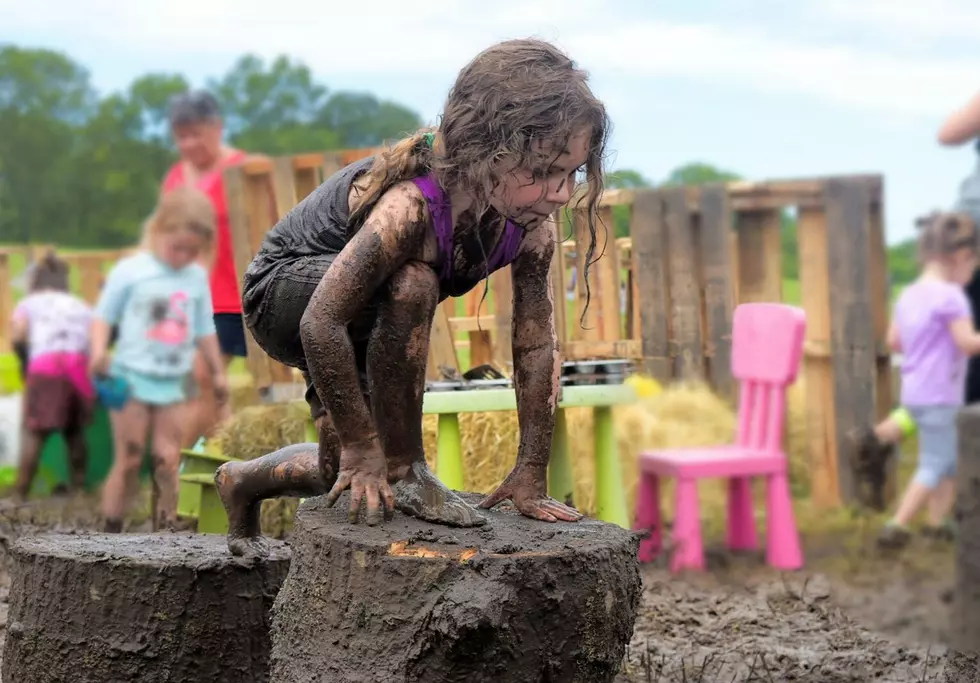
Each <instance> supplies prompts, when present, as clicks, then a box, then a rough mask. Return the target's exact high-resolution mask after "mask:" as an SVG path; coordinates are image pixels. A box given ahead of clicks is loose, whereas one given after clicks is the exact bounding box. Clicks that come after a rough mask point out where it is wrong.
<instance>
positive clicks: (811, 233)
mask: <svg viewBox="0 0 980 683" xmlns="http://www.w3.org/2000/svg"><path fill="white" fill-rule="evenodd" d="M797 232H798V235H799V249H800V252H799V255H800V287H801V290H802V305H803V310H804V311H805V313H806V341H805V344H804V352H805V355H804V357H803V379H804V391H805V398H804V401H805V417H806V444H807V457H808V461H809V467H808V470H809V472H810V486H811V499H812V500H813V502H814V504H815V505H816V506H817V507H818V508H831V507H836V506H837V505H839V504H840V493H839V489H838V484H837V478H838V474H837V440H836V437H835V435H834V434H835V430H836V427H835V425H834V411H833V407H832V403H833V400H834V373H833V368H832V367H831V363H830V352H829V349H830V281H829V275H830V267H829V264H828V253H827V216H826V214H825V212H824V211H823V210H821V209H813V208H804V209H800V212H799V219H798V221H797Z"/></svg>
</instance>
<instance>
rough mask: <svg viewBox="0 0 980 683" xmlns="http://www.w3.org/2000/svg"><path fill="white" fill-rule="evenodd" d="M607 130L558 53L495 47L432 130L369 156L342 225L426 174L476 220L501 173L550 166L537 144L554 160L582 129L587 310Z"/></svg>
mask: <svg viewBox="0 0 980 683" xmlns="http://www.w3.org/2000/svg"><path fill="white" fill-rule="evenodd" d="M609 127H610V126H609V118H608V116H607V114H606V109H605V107H604V106H603V104H602V102H600V101H599V100H598V99H597V98H596V96H595V95H593V94H592V91H591V90H590V89H589V85H588V74H587V73H586V72H585V71H583V70H582V69H579V68H578V67H577V66H576V64H575V62H573V61H572V60H571V59H569V57H568V56H567V55H565V54H564V53H563V52H562V51H561V50H559V49H558V48H557V47H555V46H554V45H551V44H550V43H547V42H545V41H542V40H535V39H521V40H508V41H504V42H501V43H498V44H496V45H494V46H492V47H490V48H488V49H486V50H484V51H483V52H481V53H480V54H478V55H477V56H476V57H475V58H474V59H473V61H471V62H470V63H469V64H467V65H466V66H465V67H463V69H462V71H460V72H459V76H458V77H457V78H456V83H455V84H454V85H453V87H452V89H451V90H450V91H449V96H448V97H447V99H446V104H445V107H444V108H443V113H442V118H441V121H440V124H439V127H438V129H437V130H420V131H418V132H416V133H415V134H414V135H412V136H411V137H408V138H406V139H404V140H401V141H399V142H397V143H396V144H394V145H393V146H390V147H388V148H386V149H384V150H383V151H381V152H380V153H379V154H378V155H377V157H376V158H375V160H374V164H373V166H372V167H371V170H370V171H369V172H368V173H367V174H365V176H364V177H363V179H360V180H359V181H358V183H357V188H358V189H359V190H360V192H359V196H358V197H357V199H356V200H355V202H354V205H352V207H351V209H352V211H351V215H350V219H351V224H352V226H357V225H359V224H360V223H361V222H362V221H363V220H364V219H365V218H366V216H367V214H368V213H369V212H370V210H371V208H372V207H373V206H374V204H375V203H376V202H377V201H378V199H379V198H380V197H381V195H383V194H384V193H385V192H386V191H387V190H388V189H389V188H391V187H392V186H393V185H395V184H396V183H399V182H401V181H404V180H409V179H412V178H415V177H418V176H421V175H425V174H427V173H428V172H429V171H434V172H435V175H436V178H437V180H438V182H439V184H440V185H441V186H442V187H443V188H444V189H445V190H446V191H447V192H453V191H461V192H464V193H466V194H468V195H470V196H471V197H472V199H473V203H474V211H475V213H476V215H477V216H482V215H483V214H484V213H485V212H486V211H487V210H488V209H489V207H490V196H491V193H492V192H493V190H494V188H495V187H496V186H497V185H498V184H499V183H500V181H501V178H500V175H499V174H500V173H501V169H505V170H506V169H508V168H514V167H516V168H530V169H533V170H535V171H539V170H540V171H545V170H546V169H547V167H548V165H550V163H551V160H550V159H542V157H541V148H540V143H542V142H544V143H546V144H548V145H549V148H550V149H551V150H553V153H552V156H557V155H558V154H560V153H561V152H562V151H563V150H564V149H565V148H566V146H567V144H568V141H569V139H571V138H572V137H573V136H574V135H576V134H578V133H581V132H582V131H583V130H589V131H590V132H591V136H590V139H589V147H588V159H587V160H586V163H585V182H586V184H587V188H586V190H585V192H584V193H583V194H582V196H581V198H580V199H579V206H582V205H584V208H585V213H586V216H587V221H588V227H589V235H590V239H589V245H588V248H587V250H586V265H585V273H584V277H585V284H586V310H588V302H589V299H590V298H591V291H590V289H589V284H588V274H589V268H590V266H591V264H592V263H593V262H594V261H595V258H594V257H595V247H596V236H597V225H598V223H599V220H598V207H599V197H600V196H601V194H602V190H603V169H602V161H603V158H604V155H605V149H606V142H607V139H608V135H609ZM432 133H435V142H434V144H433V141H432V135H431V134H432ZM603 229H608V226H603ZM584 315H585V313H584V312H583V320H584Z"/></svg>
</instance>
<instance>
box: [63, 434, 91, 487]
mask: <svg viewBox="0 0 980 683" xmlns="http://www.w3.org/2000/svg"><path fill="white" fill-rule="evenodd" d="M65 443H66V444H67V445H68V468H69V470H70V471H71V475H70V476H71V490H72V491H73V492H79V491H81V490H82V489H84V488H85V466H86V464H87V463H88V445H87V444H86V443H85V432H84V431H82V429H81V428H80V427H75V428H72V429H70V430H69V431H67V432H65Z"/></svg>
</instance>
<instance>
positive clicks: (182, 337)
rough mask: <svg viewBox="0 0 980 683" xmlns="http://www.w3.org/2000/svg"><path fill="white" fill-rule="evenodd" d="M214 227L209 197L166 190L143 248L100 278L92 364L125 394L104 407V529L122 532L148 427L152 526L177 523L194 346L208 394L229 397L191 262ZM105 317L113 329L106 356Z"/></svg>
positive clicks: (201, 284) (203, 252) (202, 278)
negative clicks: (107, 456) (107, 464)
mask: <svg viewBox="0 0 980 683" xmlns="http://www.w3.org/2000/svg"><path fill="white" fill-rule="evenodd" d="M214 236H215V217H214V208H213V206H212V204H211V201H210V200H209V199H208V197H207V196H206V195H204V194H203V193H201V192H199V191H198V190H195V189H191V188H180V189H176V190H173V191H172V192H169V193H167V194H165V195H164V196H163V197H162V198H161V199H160V204H159V205H158V206H157V209H156V211H155V212H154V214H153V216H151V218H150V220H149V221H148V222H147V225H146V240H145V247H146V249H145V250H142V251H140V252H138V253H137V254H135V255H133V256H130V257H128V258H125V259H123V260H121V261H119V262H118V263H117V264H116V265H115V267H114V268H113V269H112V271H111V272H110V273H109V275H108V277H107V278H106V283H105V287H104V289H103V291H102V295H101V297H100V299H99V303H98V305H97V306H96V310H95V321H94V322H93V324H92V332H91V339H92V349H91V353H90V359H91V360H90V363H91V368H90V369H91V372H92V374H93V375H96V376H105V375H111V376H112V377H114V378H116V379H120V380H122V381H123V382H124V383H125V384H126V385H127V387H128V396H129V397H128V399H127V401H126V403H125V405H123V406H122V408H120V409H119V410H114V411H113V412H112V413H111V417H112V431H113V439H114V451H115V452H114V457H113V464H112V470H111V471H110V472H109V477H108V479H107V480H106V483H105V488H104V489H103V496H102V512H103V514H104V515H105V530H106V531H107V532H119V531H122V520H123V518H124V516H125V513H126V510H127V508H128V507H129V505H130V504H131V503H132V501H133V499H134V498H135V495H136V492H137V486H138V480H139V470H140V467H141V466H142V461H143V453H144V452H145V450H146V442H147V438H148V436H149V434H150V430H151V429H152V434H153V441H152V444H151V453H152V455H153V465H154V468H153V469H154V479H155V483H156V485H157V491H158V499H157V510H156V518H155V519H154V529H159V528H162V527H170V528H172V527H173V525H174V523H175V522H176V518H177V492H178V478H177V473H178V467H179V464H180V444H181V439H182V436H183V434H182V433H181V427H182V425H183V424H185V423H186V422H187V415H186V404H187V400H188V398H189V396H188V387H187V381H188V380H189V379H190V377H191V368H192V365H193V363H194V355H195V350H197V349H200V350H201V352H202V355H203V356H204V358H205V360H206V361H207V363H208V366H209V367H210V369H211V372H212V374H213V377H214V391H215V397H216V398H217V399H218V400H219V401H220V402H222V403H223V402H224V401H225V400H226V399H227V394H228V384H227V379H226V378H225V366H224V363H223V362H222V359H221V351H220V349H219V346H218V337H217V334H216V333H215V327H214V318H213V316H212V311H211V291H210V286H209V284H208V273H207V271H206V270H205V269H204V267H203V266H202V265H200V263H198V261H199V259H201V258H202V257H206V256H207V255H208V254H210V253H211V251H212V248H213V245H214ZM113 326H117V327H118V331H119V336H118V338H117V340H116V345H115V357H114V358H113V360H112V362H111V363H110V362H109V360H108V348H109V338H110V333H111V329H112V327H113Z"/></svg>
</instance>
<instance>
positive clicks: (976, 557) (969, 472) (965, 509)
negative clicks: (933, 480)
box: [944, 405, 980, 683]
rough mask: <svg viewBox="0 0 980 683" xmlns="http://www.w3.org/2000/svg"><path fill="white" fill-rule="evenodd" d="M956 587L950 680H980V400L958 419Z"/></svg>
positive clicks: (947, 670) (948, 663) (957, 682)
mask: <svg viewBox="0 0 980 683" xmlns="http://www.w3.org/2000/svg"><path fill="white" fill-rule="evenodd" d="M957 429H958V430H959V457H958V459H957V464H956V467H957V472H956V478H957V487H956V523H957V525H958V531H957V538H956V591H955V600H954V602H953V609H952V619H951V621H952V623H951V624H950V628H949V634H950V642H949V650H948V651H947V653H946V667H945V672H944V676H945V678H944V680H945V681H946V683H974V682H975V681H978V680H980V406H977V405H973V406H968V407H966V408H964V409H963V410H961V411H960V414H959V417H958V419H957Z"/></svg>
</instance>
